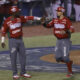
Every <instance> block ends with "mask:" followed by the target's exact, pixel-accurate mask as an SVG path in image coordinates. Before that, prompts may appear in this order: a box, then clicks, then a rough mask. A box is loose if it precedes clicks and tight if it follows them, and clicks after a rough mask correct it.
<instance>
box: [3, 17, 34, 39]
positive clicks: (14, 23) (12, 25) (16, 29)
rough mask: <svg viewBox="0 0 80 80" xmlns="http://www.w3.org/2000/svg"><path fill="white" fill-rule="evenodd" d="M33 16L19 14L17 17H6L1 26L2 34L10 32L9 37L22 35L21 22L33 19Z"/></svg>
mask: <svg viewBox="0 0 80 80" xmlns="http://www.w3.org/2000/svg"><path fill="white" fill-rule="evenodd" d="M33 19H34V17H33V16H20V17H18V18H14V20H13V19H12V17H8V18H7V19H6V20H5V21H4V24H3V27H2V36H5V35H6V33H7V32H9V33H10V37H12V38H18V37H21V36H22V35H23V32H22V23H25V22H27V21H28V20H33Z"/></svg>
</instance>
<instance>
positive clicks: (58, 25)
mask: <svg viewBox="0 0 80 80" xmlns="http://www.w3.org/2000/svg"><path fill="white" fill-rule="evenodd" d="M54 27H55V28H56V29H58V28H59V29H64V28H65V25H64V24H54Z"/></svg>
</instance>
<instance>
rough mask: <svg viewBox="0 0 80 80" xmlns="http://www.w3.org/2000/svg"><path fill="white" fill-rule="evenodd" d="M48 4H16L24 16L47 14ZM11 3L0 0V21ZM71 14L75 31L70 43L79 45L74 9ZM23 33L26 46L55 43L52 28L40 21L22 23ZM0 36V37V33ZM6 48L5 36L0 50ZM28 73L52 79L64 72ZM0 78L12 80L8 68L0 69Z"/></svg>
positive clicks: (22, 0)
mask: <svg viewBox="0 0 80 80" xmlns="http://www.w3.org/2000/svg"><path fill="white" fill-rule="evenodd" d="M0 1H1V0H0ZM64 1H65V0H64ZM66 1H67V0H66ZM72 1H74V0H72ZM65 3H66V2H65ZM49 4H50V0H19V1H18V6H19V8H20V9H21V15H24V16H25V15H27V16H38V17H42V16H47V12H46V9H45V8H46V7H48V6H49ZM11 5H12V3H10V1H8V0H2V3H1V2H0V20H1V21H3V19H4V17H8V16H9V14H8V9H9V7H10V6H11ZM65 8H66V5H65ZM65 15H66V14H65ZM72 15H73V16H71V17H70V19H71V20H72V24H73V26H74V27H75V31H76V32H75V33H74V34H72V38H71V40H72V44H73V45H80V37H79V36H80V22H76V21H75V19H74V17H75V12H74V10H73V12H72ZM50 19H51V17H50ZM0 25H2V22H1V23H0ZM0 27H1V26H0ZM23 33H24V43H25V47H26V48H39V47H53V46H55V44H56V38H55V37H54V35H53V32H52V29H46V28H44V27H43V26H42V25H41V24H40V22H36V21H34V22H33V21H32V22H31V21H30V22H28V23H26V24H24V27H23ZM0 37H1V33H0ZM6 50H9V49H8V39H7V38H6V48H5V49H2V48H1V46H0V52H1V51H6ZM77 57H78V56H77ZM78 60H79V58H78ZM3 63H4V62H3ZM78 63H80V62H78ZM0 65H1V64H0ZM78 66H79V64H78ZM7 73H8V74H7ZM28 73H30V74H31V75H32V76H33V77H32V78H31V79H30V80H49V79H50V80H53V79H54V80H63V79H64V78H65V74H66V73H65V72H55V73H54V72H44V71H42V72H41V71H28ZM0 80H12V72H11V71H9V70H4V69H3V70H2V69H0ZM20 80H26V79H25V78H21V79H20ZM70 80H80V76H79V73H76V74H75V77H74V78H73V79H70Z"/></svg>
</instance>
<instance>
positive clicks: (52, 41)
mask: <svg viewBox="0 0 80 80" xmlns="http://www.w3.org/2000/svg"><path fill="white" fill-rule="evenodd" d="M71 40H72V44H73V45H80V33H75V34H72V38H71ZM24 44H25V47H26V48H34V47H48V46H55V45H56V38H55V37H54V35H48V36H37V37H27V38H24ZM0 50H1V51H3V50H8V40H6V48H5V49H3V48H1V46H0Z"/></svg>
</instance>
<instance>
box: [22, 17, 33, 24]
mask: <svg viewBox="0 0 80 80" xmlns="http://www.w3.org/2000/svg"><path fill="white" fill-rule="evenodd" d="M28 20H34V17H33V16H21V21H22V22H23V23H25V22H27V21H28Z"/></svg>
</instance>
